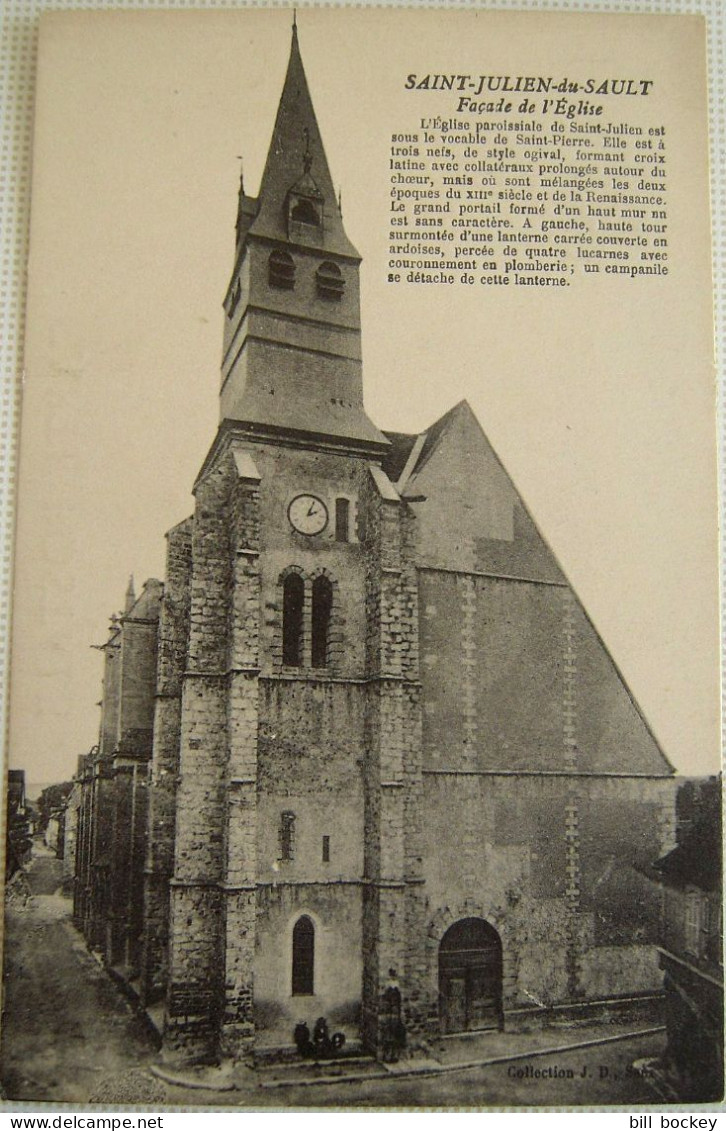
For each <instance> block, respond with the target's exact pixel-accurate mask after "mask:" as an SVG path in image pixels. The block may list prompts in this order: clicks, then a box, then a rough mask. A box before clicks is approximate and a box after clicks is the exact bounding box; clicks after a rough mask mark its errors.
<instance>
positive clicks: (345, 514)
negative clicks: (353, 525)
mask: <svg viewBox="0 0 726 1131" xmlns="http://www.w3.org/2000/svg"><path fill="white" fill-rule="evenodd" d="M349 539H350V502H349V500H348V499H336V500H335V541H336V542H348V541H349Z"/></svg>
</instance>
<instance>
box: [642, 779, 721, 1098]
mask: <svg viewBox="0 0 726 1131" xmlns="http://www.w3.org/2000/svg"><path fill="white" fill-rule="evenodd" d="M676 812H677V841H678V845H677V847H676V848H674V849H673V851H672V852H669V853H668V855H667V856H664V857H663V858H662V859H661V860H659V861H658V862H657V864H656V865H655V868H656V871H657V872H658V873H659V874H660V875H661V877H662V883H663V925H662V933H661V946H660V964H661V967H662V968H663V970H664V971H665V978H664V983H665V993H666V1028H667V1034H668V1045H667V1049H666V1067H667V1069H668V1071H669V1075H670V1077H671V1079H672V1081H673V1083H674V1086H675V1088H676V1090H677V1092H678V1094H679V1096H680V1098H681V1099H683V1100H685V1101H687V1102H691V1101H695V1102H705V1101H706V1100H719V1099H722V1098H723V1093H724V1075H723V1024H724V1015H723V919H722V890H723V873H722V845H723V837H722V828H721V781H720V779H718V778H710V779H708V780H707V781H704V780H701V781H688V782H686V783H685V784H684V785H682V786H681V788H680V789H679V791H678V795H677V799H676Z"/></svg>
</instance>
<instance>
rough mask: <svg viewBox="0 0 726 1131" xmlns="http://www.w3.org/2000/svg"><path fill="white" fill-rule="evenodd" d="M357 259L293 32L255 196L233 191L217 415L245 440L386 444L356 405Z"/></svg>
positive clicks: (359, 396)
mask: <svg viewBox="0 0 726 1131" xmlns="http://www.w3.org/2000/svg"><path fill="white" fill-rule="evenodd" d="M359 266H360V256H359V254H358V252H357V251H356V249H355V247H354V246H353V244H352V243H351V242H350V240H349V239H348V237H347V235H346V233H345V230H344V228H343V219H342V215H341V210H340V206H339V203H338V201H337V200H336V196H335V190H334V187H333V180H332V177H331V175H330V169H329V167H328V162H327V158H326V156H325V150H324V149H323V143H322V140H321V137H320V130H319V129H318V123H317V120H316V117H315V111H314V109H313V105H312V101H311V98H310V92H309V90H308V84H307V80H306V78H305V72H304V70H303V64H302V59H301V57H300V49H299V45H298V36H297V27H296V26H293V33H292V47H291V51H290V60H289V63H288V68H287V75H286V78H285V84H284V88H283V91H282V96H281V99H280V105H279V108H278V111H277V118H276V121H275V127H274V131H273V135H272V142H271V144H270V149H269V152H268V155H267V162H266V164H265V169H264V173H263V175H262V181H261V184H260V192H259V196H258V197H257V198H254V197H251V196H248V195H247V194H246V193H245V191H244V186H243V184H241V185H240V194H239V206H238V212H237V224H236V249H235V262H234V269H233V271H232V278H231V280H230V284H229V287H228V290H227V294H226V296H225V300H224V309H225V314H226V318H225V331H224V348H223V360H222V387H221V395H220V413H221V419H222V421H244V422H245V423H246V424H248V425H249V426H250V428H251V429H252V430H253V431H254V432H255V433H258V434H259V433H265V434H267V433H271V434H274V433H277V432H279V431H280V430H281V429H282V430H285V431H286V432H293V433H295V434H315V435H317V436H325V437H328V438H332V439H333V440H334V441H335V442H338V443H340V442H348V443H349V444H350V446H352V447H353V448H354V449H355V448H360V447H361V446H362V447H370V445H373V446H374V447H378V448H379V449H380V448H381V447H385V446H387V441H386V440H385V438H384V437H383V436H382V435H381V433H380V432H379V431H378V429H377V428H376V427H375V426H374V425H373V424H372V423H371V421H370V420H369V419H368V417H367V416H366V414H365V411H364V408H363V382H362V372H361V330H360V297H359V277H358V276H359Z"/></svg>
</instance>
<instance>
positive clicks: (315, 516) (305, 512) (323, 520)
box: [287, 495, 328, 534]
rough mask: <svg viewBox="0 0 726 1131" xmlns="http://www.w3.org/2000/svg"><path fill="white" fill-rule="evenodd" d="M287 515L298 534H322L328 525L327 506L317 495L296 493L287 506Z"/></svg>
mask: <svg viewBox="0 0 726 1131" xmlns="http://www.w3.org/2000/svg"><path fill="white" fill-rule="evenodd" d="M287 517H288V518H289V519H290V522H291V523H292V525H293V527H294V528H295V530H297V531H298V532H299V533H300V534H322V532H323V531H324V530H325V527H326V526H327V525H328V508H327V507H326V505H325V503H324V502H323V500H322V499H319V498H318V497H317V495H297V496H296V497H295V498H294V499H293V500H292V502H291V503H290V506H289V507H288V508H287Z"/></svg>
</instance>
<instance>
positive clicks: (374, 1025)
mask: <svg viewBox="0 0 726 1131" xmlns="http://www.w3.org/2000/svg"><path fill="white" fill-rule="evenodd" d="M359 267H360V256H359V255H358V252H357V251H356V249H355V247H354V246H353V245H352V244H351V242H350V240H349V239H348V237H347V235H346V233H345V230H344V227H343V222H342V217H341V212H340V208H339V206H338V203H337V201H336V197H335V193H334V189H333V183H332V179H331V176H330V172H329V169H328V164H327V159H326V156H325V152H324V148H323V143H322V140H321V137H320V132H319V129H318V125H317V122H316V118H315V113H314V110H313V106H312V102H311V99H310V95H309V91H308V87H307V82H306V79H305V74H304V71H303V65H302V61H301V57H300V51H299V45H298V40H297V32H296V30H293V42H292V49H291V54H290V60H289V65H288V71H287V75H286V78H285V83H284V88H283V92H282V96H281V100H280V105H279V109H278V114H277V119H276V123H275V127H274V134H273V138H272V142H271V145H270V149H269V154H268V158H267V163H266V166H265V170H264V173H263V177H262V181H261V185H260V190H259V195H258V196H257V197H256V198H254V197H251V196H248V195H247V194H246V193H245V191H244V188H243V187H241V188H240V196H239V206H238V214H237V224H236V248H235V260H234V267H233V272H232V277H231V281H230V284H229V287H228V290H227V294H226V297H225V300H224V308H225V332H224V348H223V365H222V384H221V391H220V406H221V412H220V426H219V431H218V433H217V436H216V438H215V440H214V442H213V444H212V447H211V450H210V452H209V455H208V457H207V459H206V461H205V463H204V465H203V467H202V469H201V471H200V473H199V476H198V478H197V480H196V483H195V485H194V499H195V509H194V514H193V516H192V517H190V518H189V519H187V520H186V521H184V522H183V523H181V524H180V525H179V526H178V527H176V528H175V529H173V530H172V531H170V532H169V534H168V535H167V544H168V558H167V570H166V577H165V580H164V584H163V594H162V593H161V586H160V583H158V582H149V583H147V586H146V588H145V590H144V594H143V595H142V598H139V601H142V600H143V601H145V603H144V604H143V609H142V610H141V612H140V611H139V608H138V607H137V606H138V605H139V601H136V599H135V598H134V599H133V601H131V602H130V603H128V602H127V610H126V613H125V615H124V617H122V618H121V621H120V622H119V625H118V626H114V628H113V632H112V640H111V642H110V644H109V645H108V646H107V674H106V677H105V684H104V708H103V719H104V720H107V721H106V722H104V724H103V726H102V741H101V746H102V749H101V750H100V751H99V752H96V753H95V754H94V755H93V756H92V757H91V758H90V760H87V764H86V766H85V770H84V773H85V777H84V786H83V789H84V796H83V800H82V803H81V806H80V809H79V832H78V843H79V855H78V860H79V861H80V862H81V863H80V866H77V877H76V893H77V895H76V899H77V921H79V923H80V924H81V925H82V926H83V927H84V930H85V931H86V935H87V937H88V938H89V941H90V942H92V943H93V944H94V945H96V946H98V947H99V948H100V949H102V950H103V952H104V954H105V956H106V959H107V961H108V962H110V963H112V964H113V963H116V964H118V963H123V965H124V967H125V971H126V974H125V976H127V977H128V979H129V980H130V981H131V982H134V983H136V984H138V986H139V987H140V990H139V992H140V993H141V996H142V998H143V999H144V1000H145V1001H146V1002H147V1003H148V1004H153V1003H155V1002H160V1001H163V1002H164V1003H165V1021H164V1042H165V1047H166V1050H167V1053H168V1055H169V1056H178V1057H180V1058H183V1059H188V1060H197V1061H204V1060H211V1059H214V1058H215V1057H218V1056H220V1055H230V1056H236V1057H238V1056H244V1055H247V1054H248V1053H250V1052H251V1051H252V1050H254V1049H257V1050H259V1049H265V1048H278V1047H281V1046H289V1045H291V1044H292V1033H293V1029H294V1027H295V1025H296V1023H297V1022H298V1021H300V1020H306V1021H307V1022H308V1024H309V1026H310V1028H311V1029H312V1027H313V1025H314V1023H315V1020H316V1019H317V1018H318V1017H320V1016H324V1017H326V1018H327V1019H328V1022H329V1024H330V1027H331V1030H332V1029H333V1028H335V1029H340V1030H342V1031H344V1032H345V1033H346V1035H347V1036H348V1037H349V1038H350V1039H360V1040H361V1041H362V1042H363V1044H364V1045H365V1046H366V1047H367V1048H369V1049H372V1050H377V1049H380V1047H381V1040H382V1030H383V1027H384V1017H383V1012H384V1006H383V1004H382V1003H383V999H384V991H385V987H386V985H387V983H388V982H389V980H390V972H391V971H395V973H396V978H397V981H398V984H399V986H400V991H401V1001H402V1011H403V1020H404V1023H405V1026H406V1030H407V1033H408V1035H409V1039H410V1040H411V1041H412V1042H415V1040H416V1039H418V1038H421V1039H423V1038H424V1037H426V1036H427V1035H429V1034H432V1033H441V1032H443V1033H447V1032H460V1031H467V1030H471V1029H482V1028H487V1027H494V1028H497V1027H501V1026H506V1025H507V1024H508V1018H509V1017H511V1016H513V1015H515V1014H517V1013H518V1012H519V1011H523V1010H532V1009H534V1010H538V1009H539V1010H541V1009H546V1008H549V1007H551V1006H555V1005H558V1004H573V1003H586V1002H593V1001H601V1000H603V999H609V998H614V999H624V998H628V997H632V996H638V995H648V994H653V993H657V992H659V990H660V986H661V975H660V973H659V969H658V958H657V953H656V950H655V942H656V939H657V929H658V915H659V903H658V895H657V890H656V888H655V886H654V885H653V884H652V882H651V880H650V879H649V878H648V876H647V874H646V869H647V866H648V865H649V863H650V862H651V861H653V860H654V859H656V858H658V857H659V856H661V855H663V853H664V852H665V851H667V850H668V849H669V848H670V847H672V843H673V792H674V789H673V771H672V768H671V766H670V765H669V763H668V762H667V760H666V758H665V756H664V755H663V753H662V751H661V750H660V748H659V746H658V743H657V741H656V739H655V738H654V736H653V734H652V732H651V731H650V729H649V727H648V725H647V723H646V721H645V720H644V718H643V716H642V714H641V712H640V710H639V708H638V706H637V704H636V703H635V702H634V700H633V698H632V696H631V695H630V693H629V691H628V689H627V687H626V686H625V683H624V681H623V679H622V677H621V675H620V673H619V672H618V670H617V668H616V667H615V665H614V664H613V661H612V660H611V658H610V656H609V654H608V652H607V650H606V648H605V646H604V644H603V642H602V641H601V639H600V638H599V636H598V634H597V632H596V630H595V629H594V627H593V625H592V624H591V622H590V621H589V619H588V617H587V614H586V613H585V611H584V609H583V608H582V606H581V604H580V602H579V601H578V599H577V597H576V595H575V594H574V592H573V590H572V589H571V587H570V586H569V584H568V582H567V579H566V578H565V577H564V576H563V574H562V571H561V569H560V567H559V566H558V564H557V561H556V560H555V558H554V556H553V554H552V552H551V550H550V549H549V547H548V546H547V544H546V542H545V541H544V539H543V538H542V536H541V534H540V533H539V531H538V529H537V527H536V525H535V523H534V521H533V519H532V517H531V516H530V514H529V513H528V511H527V509H526V507H525V505H524V503H523V502H522V500H521V498H520V496H519V495H518V493H517V491H516V488H515V487H514V485H513V484H512V482H511V480H510V478H509V476H508V475H507V473H506V471H505V470H504V469H503V467H502V465H501V464H500V462H499V460H498V459H497V456H496V454H495V453H494V451H493V450H492V448H491V446H490V445H489V443H488V441H487V439H486V437H485V435H484V433H483V432H482V430H481V427H480V425H479V423H478V422H477V420H476V418H475V417H474V415H473V413H472V411H471V409H470V408H469V406H468V405H467V404H466V403H461V404H459V405H457V406H456V407H454V408H452V409H451V410H450V411H449V412H448V413H446V415H445V416H443V417H442V418H441V419H440V420H438V421H436V422H435V423H434V424H432V426H431V427H430V428H429V429H427V431H425V432H423V433H421V434H418V435H403V434H393V433H384V432H381V431H380V430H379V429H378V428H377V427H376V426H375V425H374V424H373V423H372V422H371V420H370V419H369V418H368V416H367V415H366V412H365V409H364V404H363V382H362V365H361V325H360V302H359V286H358V281H359ZM142 614H143V615H142ZM136 621H143V622H144V625H145V632H146V635H145V636H144V640H145V642H146V644H145V651H143V656H142V658H141V660H139V663H140V664H141V667H139V668H138V670H137V675H136V676H134V677H133V678H131V672H132V667H133V661H132V659H129V661H128V665H127V676H128V677H129V678H130V679H131V683H130V685H129V687H130V691H129V696H130V697H129V699H128V710H129V711H130V712H131V715H133V713H134V711H136V712H137V713H139V712H140V714H141V715H143V725H142V724H139V726H138V727H137V728H136V732H135V733H134V735H131V736H130V737H129V734H126V737H124V734H125V733H126V732H124V729H123V725H122V723H121V722H120V721H119V720H120V715H119V708H118V700H119V693H118V692H117V691H114V690H113V689H114V687H116V683H115V682H114V679H115V677H113V676H112V675H111V674H109V665H111V667H113V665H114V664H115V663H116V662H117V661H116V659H114V658H113V657H115V656H116V655H117V652H118V649H119V648H121V651H122V647H121V646H122V644H123V642H124V640H125V639H126V638H127V637H128V638H129V639H130V638H131V637H132V636H134V634H135V633H136V629H137V628H138V625H136V624H135V622H136ZM150 625H153V628H152V627H149V626H150ZM147 630H148V631H147ZM117 637H118V639H117ZM152 637H153V645H152V643H151V638H152ZM109 655H110V656H111V657H112V658H111V659H108V656H109ZM142 668H143V671H142ZM119 686H120V685H119ZM112 699H113V701H114V703H116V706H107V703H109V704H110V703H111V700H112ZM130 717H131V716H130ZM108 720H110V722H109V721H108ZM111 723H114V725H115V730H114V729H113V727H112V726H111ZM132 729H133V728H132ZM142 732H143V733H142ZM132 740H133V741H134V742H136V746H135V747H134V748H133V750H131V747H130V746H129V743H132ZM124 742H126V744H127V746H128V750H127V756H126V757H123V753H124V746H123V743H124ZM129 767H130V768H129ZM101 796H103V797H104V798H107V799H110V800H108V801H104V804H103V805H101V804H100V803H99V802H98V798H99V797H101ZM94 799H95V800H94ZM104 806H105V807H104ZM132 817H133V829H134V834H133V835H134V836H137V834H138V828H139V821H141V822H142V825H143V848H144V851H143V852H141V854H140V853H139V851H138V850H136V851H133V852H132V851H131V850H130V849H129V848H128V843H127V842H128V840H129V836H130V832H129V829H130V824H129V822H130V821H131V820H132ZM104 830H105V831H104ZM135 843H137V844H138V840H137V841H135ZM117 858H118V859H117ZM104 866H105V867H107V868H108V869H109V874H114V875H116V876H117V887H118V890H119V892H120V895H119V899H120V900H121V903H119V904H118V905H117V904H116V901H115V897H114V896H113V891H114V890H116V889H114V888H113V887H109V886H108V884H107V883H105V881H104V880H103V873H102V869H103V867H104ZM99 869H100V870H99ZM94 876H95V877H96V879H95V880H94ZM94 884H95V887H94ZM94 892H95V894H94ZM104 892H106V896H103V893H104ZM109 893H110V894H109ZM131 893H133V898H132V896H131ZM104 898H105V900H106V902H105V903H103V899H104ZM94 900H95V902H94ZM124 901H125V902H124ZM131 908H132V909H133V910H132V912H131V911H130V910H129V909H131ZM110 923H112V926H110V925H109V924H110Z"/></svg>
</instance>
